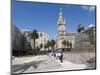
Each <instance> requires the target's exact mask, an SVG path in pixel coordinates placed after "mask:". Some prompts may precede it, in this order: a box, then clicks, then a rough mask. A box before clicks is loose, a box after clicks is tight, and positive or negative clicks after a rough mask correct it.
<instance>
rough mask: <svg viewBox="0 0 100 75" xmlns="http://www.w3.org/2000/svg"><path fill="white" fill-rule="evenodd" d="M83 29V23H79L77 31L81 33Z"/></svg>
mask: <svg viewBox="0 0 100 75" xmlns="http://www.w3.org/2000/svg"><path fill="white" fill-rule="evenodd" d="M82 30H84V26H83V25H82V24H79V25H78V28H77V32H78V33H80V32H81V31H82Z"/></svg>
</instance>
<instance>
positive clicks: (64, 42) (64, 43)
mask: <svg viewBox="0 0 100 75" xmlns="http://www.w3.org/2000/svg"><path fill="white" fill-rule="evenodd" d="M62 44H63V45H64V48H65V46H66V45H67V42H66V40H63V42H62Z"/></svg>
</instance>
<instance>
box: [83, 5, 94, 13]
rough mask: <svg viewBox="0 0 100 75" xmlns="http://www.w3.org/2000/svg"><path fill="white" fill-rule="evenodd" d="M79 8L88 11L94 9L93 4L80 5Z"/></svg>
mask: <svg viewBox="0 0 100 75" xmlns="http://www.w3.org/2000/svg"><path fill="white" fill-rule="evenodd" d="M81 8H82V9H84V10H88V11H90V12H92V11H94V10H95V6H81Z"/></svg>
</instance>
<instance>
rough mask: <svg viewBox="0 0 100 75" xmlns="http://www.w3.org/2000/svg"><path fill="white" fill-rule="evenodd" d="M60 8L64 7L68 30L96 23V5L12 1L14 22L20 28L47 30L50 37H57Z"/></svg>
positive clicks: (74, 30)
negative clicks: (79, 25) (80, 25)
mask: <svg viewBox="0 0 100 75" xmlns="http://www.w3.org/2000/svg"><path fill="white" fill-rule="evenodd" d="M60 8H62V10H63V14H64V18H65V20H66V31H67V32H77V26H78V24H79V23H82V24H83V25H85V26H86V27H88V26H89V25H90V24H93V25H95V7H94V6H80V5H68V4H67V5H65V4H50V3H48V4H47V3H36V2H35V3H34V2H20V1H17V2H16V1H13V3H12V23H13V24H14V25H16V26H17V27H18V28H19V29H29V30H33V29H37V31H39V32H46V33H47V34H48V35H49V37H50V39H55V38H56V36H57V20H58V15H59V11H60Z"/></svg>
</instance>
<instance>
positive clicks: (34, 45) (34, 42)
mask: <svg viewBox="0 0 100 75" xmlns="http://www.w3.org/2000/svg"><path fill="white" fill-rule="evenodd" d="M33 40H34V48H33V52H34V54H35V39H33Z"/></svg>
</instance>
